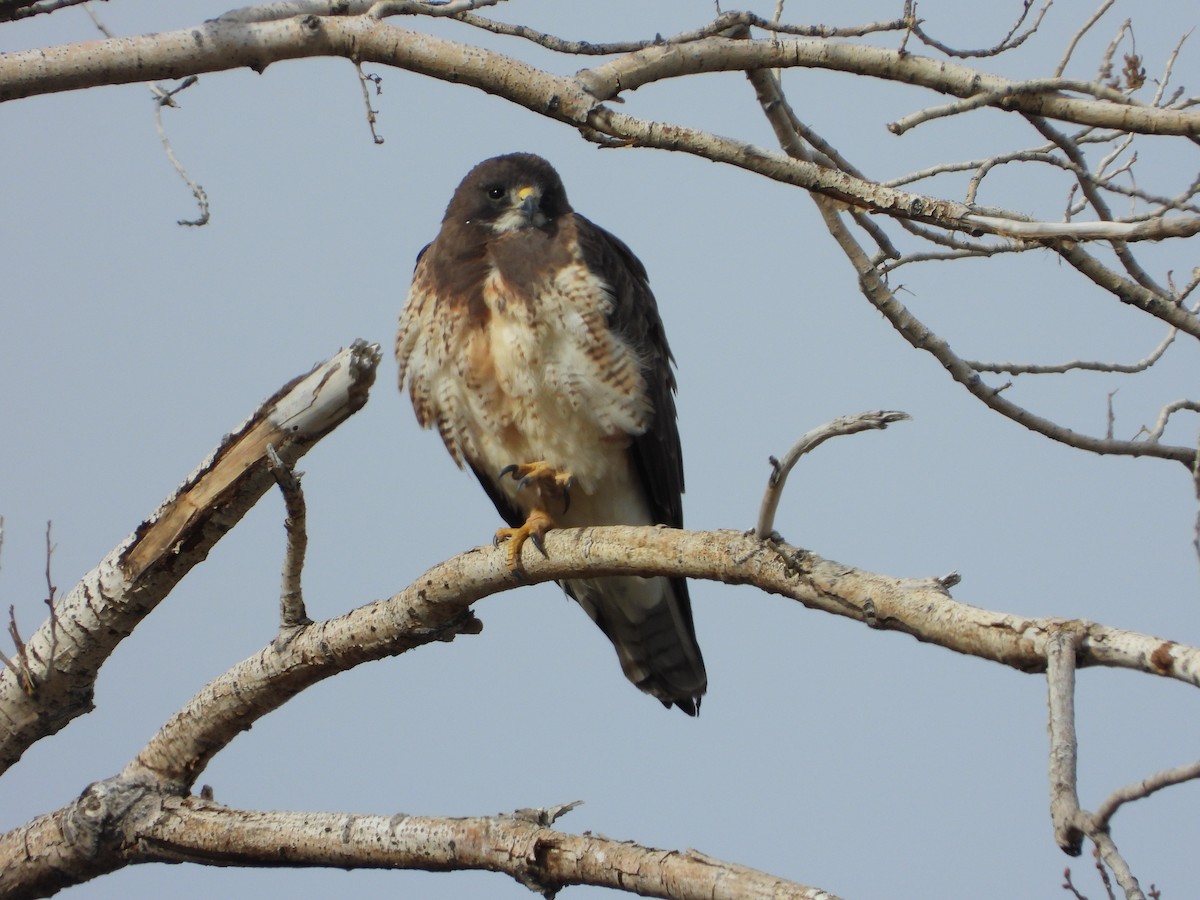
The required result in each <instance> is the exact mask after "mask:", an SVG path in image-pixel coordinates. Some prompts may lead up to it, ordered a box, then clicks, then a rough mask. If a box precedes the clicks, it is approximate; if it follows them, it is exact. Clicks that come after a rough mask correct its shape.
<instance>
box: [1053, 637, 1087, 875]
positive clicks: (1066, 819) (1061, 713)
mask: <svg viewBox="0 0 1200 900" xmlns="http://www.w3.org/2000/svg"><path fill="white" fill-rule="evenodd" d="M1078 646H1079V636H1078V635H1076V634H1072V633H1071V632H1069V631H1065V630H1064V631H1060V632H1057V633H1056V634H1054V635H1052V636H1051V638H1050V640H1049V641H1047V642H1046V684H1047V687H1048V688H1049V696H1050V702H1049V705H1050V726H1049V731H1050V817H1051V819H1052V820H1053V822H1054V840H1055V841H1057V843H1058V846H1059V847H1061V848H1062V851H1063V852H1064V853H1066V854H1067V855H1068V856H1078V855H1079V854H1080V852H1081V851H1082V848H1083V831H1082V830H1081V829H1080V827H1079V824H1078V821H1079V815H1080V811H1079V792H1078V787H1077V784H1076V752H1077V749H1078V746H1077V744H1076V740H1075V654H1076V652H1077V648H1078Z"/></svg>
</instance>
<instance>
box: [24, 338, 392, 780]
mask: <svg viewBox="0 0 1200 900" xmlns="http://www.w3.org/2000/svg"><path fill="white" fill-rule="evenodd" d="M378 362H379V348H378V346H376V345H367V344H364V343H362V342H361V341H360V342H356V343H355V344H354V345H353V346H352V347H351V348H350V349H348V350H344V351H342V352H341V353H339V354H338V355H337V356H335V357H333V358H332V359H331V360H329V361H328V362H326V363H324V364H322V365H320V366H318V367H316V368H315V369H313V371H312V372H310V373H309V374H308V375H305V376H302V377H300V378H297V379H295V380H293V381H291V382H289V383H288V384H287V385H285V386H284V387H283V388H281V389H280V390H279V391H278V392H276V394H275V395H274V396H272V397H271V398H270V399H268V400H267V401H266V402H265V403H263V405H262V406H260V407H259V408H258V410H256V411H255V413H254V414H253V415H252V416H251V417H250V418H249V419H247V420H246V422H245V423H244V424H243V425H241V426H240V427H239V428H238V429H237V430H235V431H234V432H233V433H232V434H230V435H228V436H226V438H225V439H224V440H223V441H222V442H221V444H220V446H218V447H217V449H216V450H214V451H213V453H212V454H211V455H210V456H209V458H208V459H207V460H205V461H204V462H203V463H202V464H201V466H200V468H199V469H197V470H196V471H195V472H194V473H192V475H191V476H189V477H188V479H187V480H186V481H185V482H184V483H183V484H182V485H181V486H180V487H179V488H178V489H177V490H176V491H175V493H174V494H172V495H171V497H169V498H168V499H167V500H166V501H164V502H163V504H162V506H160V507H159V508H158V510H157V511H156V512H155V513H154V514H153V515H152V516H150V517H149V518H148V519H147V520H146V521H145V522H143V523H142V524H141V525H139V526H138V528H137V529H136V530H135V531H134V533H133V534H132V535H130V536H129V537H128V538H127V539H126V540H125V541H124V542H123V543H122V544H121V545H120V546H119V547H117V548H116V549H115V550H113V551H112V552H111V553H110V554H109V555H108V556H107V557H105V558H104V560H102V561H101V563H100V564H99V565H98V566H97V567H96V568H95V569H93V570H92V571H91V572H89V573H88V574H87V575H85V576H84V578H83V579H82V580H81V581H80V582H79V584H78V585H76V586H75V588H74V589H72V590H71V591H70V592H69V593H68V594H66V595H65V596H63V597H62V599H61V600H59V601H58V602H57V604H56V605H55V611H54V615H53V616H52V617H51V619H50V620H48V621H47V622H46V623H45V624H43V625H42V626H41V628H39V629H38V630H37V632H36V633H35V634H33V636H32V637H31V638H30V639H29V642H28V648H29V651H30V653H31V654H33V658H34V659H39V660H42V661H43V665H42V666H41V667H40V669H39V670H38V671H37V672H35V673H34V675H35V676H36V685H35V689H34V690H33V691H27V690H25V689H24V687H23V686H22V685H21V683H20V679H18V678H17V677H16V676H15V675H14V674H13V673H12V672H11V671H8V670H4V671H0V771H4V770H6V769H7V768H8V767H9V766H11V765H12V764H13V763H14V762H16V761H17V760H18V759H19V758H20V757H21V754H22V753H24V751H25V750H26V749H27V748H28V747H29V746H30V745H31V744H32V743H33V742H34V741H36V740H38V739H39V738H42V737H45V736H46V735H48V734H53V733H55V732H56V731H58V730H59V729H61V728H62V727H63V726H64V725H66V724H67V722H69V721H70V720H71V719H73V718H75V717H76V716H78V715H81V714H83V713H85V712H88V711H89V710H90V709H91V708H92V688H93V685H94V684H95V680H96V675H97V673H98V671H99V669H100V666H101V665H102V664H103V663H104V661H105V660H106V659H107V658H108V657H109V655H110V654H111V653H112V651H113V650H114V649H115V648H116V646H117V645H118V644H119V643H120V642H121V641H122V640H123V639H124V638H125V637H126V636H128V635H129V633H130V632H131V631H133V628H134V626H135V625H137V623H138V622H140V621H141V620H142V619H143V618H145V617H146V616H147V615H149V614H150V613H151V612H152V611H153V610H154V608H155V607H156V606H157V605H158V603H159V602H160V601H161V600H162V599H163V598H164V597H166V596H167V594H168V593H170V591H171V590H172V589H173V588H174V587H175V585H176V584H177V583H178V582H179V580H180V579H181V578H182V577H183V576H184V575H185V574H187V572H188V571H190V570H191V568H192V567H193V566H194V565H196V564H197V563H199V562H201V561H203V560H204V558H205V557H206V556H207V555H208V553H209V551H210V550H211V549H212V547H213V545H214V544H216V542H217V541H218V540H219V539H220V538H221V537H222V535H224V534H225V533H226V532H227V531H228V530H229V529H230V528H231V527H233V525H234V524H235V523H236V522H237V521H238V520H239V519H240V518H241V517H242V516H243V515H245V513H246V512H247V511H248V510H249V509H250V508H251V507H253V506H254V504H255V503H256V502H258V499H259V498H260V497H261V496H262V495H263V494H264V493H265V492H266V491H267V489H268V488H269V487H270V486H271V485H272V484H273V478H272V476H271V474H270V472H269V471H268V468H267V458H266V451H267V446H268V445H271V444H273V445H274V446H275V448H276V449H277V450H278V452H279V455H280V456H281V457H282V458H283V459H285V460H288V461H289V462H294V461H295V460H296V459H299V458H300V457H301V456H303V455H304V453H306V452H307V451H308V449H309V448H310V447H311V446H312V445H313V444H315V443H316V442H317V441H319V440H320V439H321V438H322V437H324V436H325V435H326V434H328V433H329V432H330V431H332V430H333V429H334V428H336V427H337V426H338V425H339V424H341V422H343V421H345V419H347V418H348V417H349V416H351V415H353V414H354V413H355V412H357V411H358V410H359V409H360V408H361V407H362V405H363V404H364V403H365V402H366V399H367V391H368V390H369V388H370V386H371V384H372V382H373V381H374V379H375V368H376V366H377V365H378Z"/></svg>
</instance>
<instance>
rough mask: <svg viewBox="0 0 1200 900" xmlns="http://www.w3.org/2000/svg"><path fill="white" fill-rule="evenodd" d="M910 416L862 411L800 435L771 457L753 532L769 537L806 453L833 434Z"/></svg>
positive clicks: (854, 432)
mask: <svg viewBox="0 0 1200 900" xmlns="http://www.w3.org/2000/svg"><path fill="white" fill-rule="evenodd" d="M909 418H911V417H910V416H909V415H908V413H903V412H898V411H895V410H883V409H876V410H871V411H870V412H864V413H859V414H858V415H856V416H839V417H838V418H836V419H834V420H833V421H832V422H826V423H825V424H824V425H822V426H820V427H819V428H814V429H813V430H812V431H810V432H808V433H807V434H805V435H804V436H803V437H801V438H800V440H798V441H796V443H795V444H794V445H793V446H792V448H791V449H790V450H788V452H787V453H786V454H785V455H784V457H783V459H782V460H778V459H776V458H775V457H773V456H772V457H771V475H770V477H769V478H768V479H767V490H766V493H764V494H763V499H762V504H761V505H760V506H759V510H758V524H757V525H756V526H755V528H754V534H755V535H756V536H757V537H758V538H760V539H761V540H766V539H767V538H769V537H770V536H771V535H772V534H773V533H774V531H775V511H776V510H777V509H778V508H779V500H780V498H781V497H782V496H783V486H784V483H785V482H786V481H787V477H788V474H789V473H790V472H791V471H792V468H793V467H794V466H795V465H796V463H797V462H799V461H800V457H801V456H803V455H804V454H805V453H808V452H809V451H810V450H814V449H816V448H817V447H819V446H820V445H821V444H823V443H825V442H826V441H827V440H829V439H830V438H832V437H838V436H840V435H843V434H857V433H858V432H860V431H870V430H873V429H884V428H887V427H888V426H889V425H891V424H892V423H893V422H903V421H905V420H906V419H909Z"/></svg>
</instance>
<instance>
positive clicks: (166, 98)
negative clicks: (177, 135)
mask: <svg viewBox="0 0 1200 900" xmlns="http://www.w3.org/2000/svg"><path fill="white" fill-rule="evenodd" d="M198 80H199V79H197V78H196V76H195V75H189V76H188V77H187V78H185V79H183V81H181V82H180V83H179V85H178V86H177V87H174V88H172V89H170V90H167V89H166V88H164V87H162V85H158V84H150V85H148V86H149V88H150V91H151V92H152V93H153V94H154V127H155V129H156V130H157V131H158V137H159V140H161V141H162V145H163V152H165V153H166V154H167V160H168V161H169V162H170V163H171V165H172V166H173V167H174V169H175V171H176V172H177V173H178V174H179V177H180V178H182V179H183V182H184V184H186V185H187V186H188V189H189V190H190V191H191V192H192V196H193V197H195V198H196V204H197V205H198V206H199V207H200V216H199V217H198V218H195V219H179V220H178V222H177V224H179V225H189V226H194V227H199V226H201V225H207V224H208V220H209V212H208V194H206V193H205V192H204V188H202V187H201V186H200V184H199V183H198V182H197V181H196V180H195V179H194V178H192V176H191V175H189V174H188V171H187V169H185V168H184V167H183V163H181V162H180V161H179V158H178V157H177V156H176V155H175V150H174V148H172V146H171V139H170V138H169V137H167V130H166V128H164V127H163V121H162V109H163V107H164V106H171V107H176V108H177V105H176V103H175V100H174V97H175V95H176V94H178V93H179V92H180V91H184V90H187V89H188V88H190V87H191V86H192V85H193V84H195V83H196V82H197V81H198Z"/></svg>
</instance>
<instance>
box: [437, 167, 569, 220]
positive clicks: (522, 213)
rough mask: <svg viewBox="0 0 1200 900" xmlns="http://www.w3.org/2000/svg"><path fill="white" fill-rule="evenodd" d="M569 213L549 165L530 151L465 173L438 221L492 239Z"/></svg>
mask: <svg viewBox="0 0 1200 900" xmlns="http://www.w3.org/2000/svg"><path fill="white" fill-rule="evenodd" d="M570 212H571V204H570V203H568V202H567V192H566V190H565V189H564V188H563V184H562V181H561V179H559V177H558V173H557V172H555V171H554V169H553V167H551V165H550V163H548V162H546V160H544V159H542V158H541V157H540V156H534V155H533V154H532V153H510V154H508V155H507V156H496V157H493V158H492V159H485V160H484V161H483V162H481V163H480V164H479V165H477V166H476V167H475V168H473V169H472V170H471V171H470V172H468V173H467V177H466V178H464V179H463V181H462V184H460V185H459V186H458V190H456V191H455V192H454V196H453V197H452V198H451V200H450V205H449V206H448V207H447V208H446V215H445V217H444V218H443V219H442V222H443V224H445V225H450V226H455V225H457V226H466V227H469V228H471V229H473V230H474V229H478V230H479V231H482V232H485V233H487V234H488V235H489V236H495V235H502V234H508V233H510V232H516V231H520V230H521V229H525V228H540V229H546V228H549V227H551V226H552V225H553V224H554V222H555V220H556V219H558V218H559V217H560V216H563V215H566V214H568V213H570Z"/></svg>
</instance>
